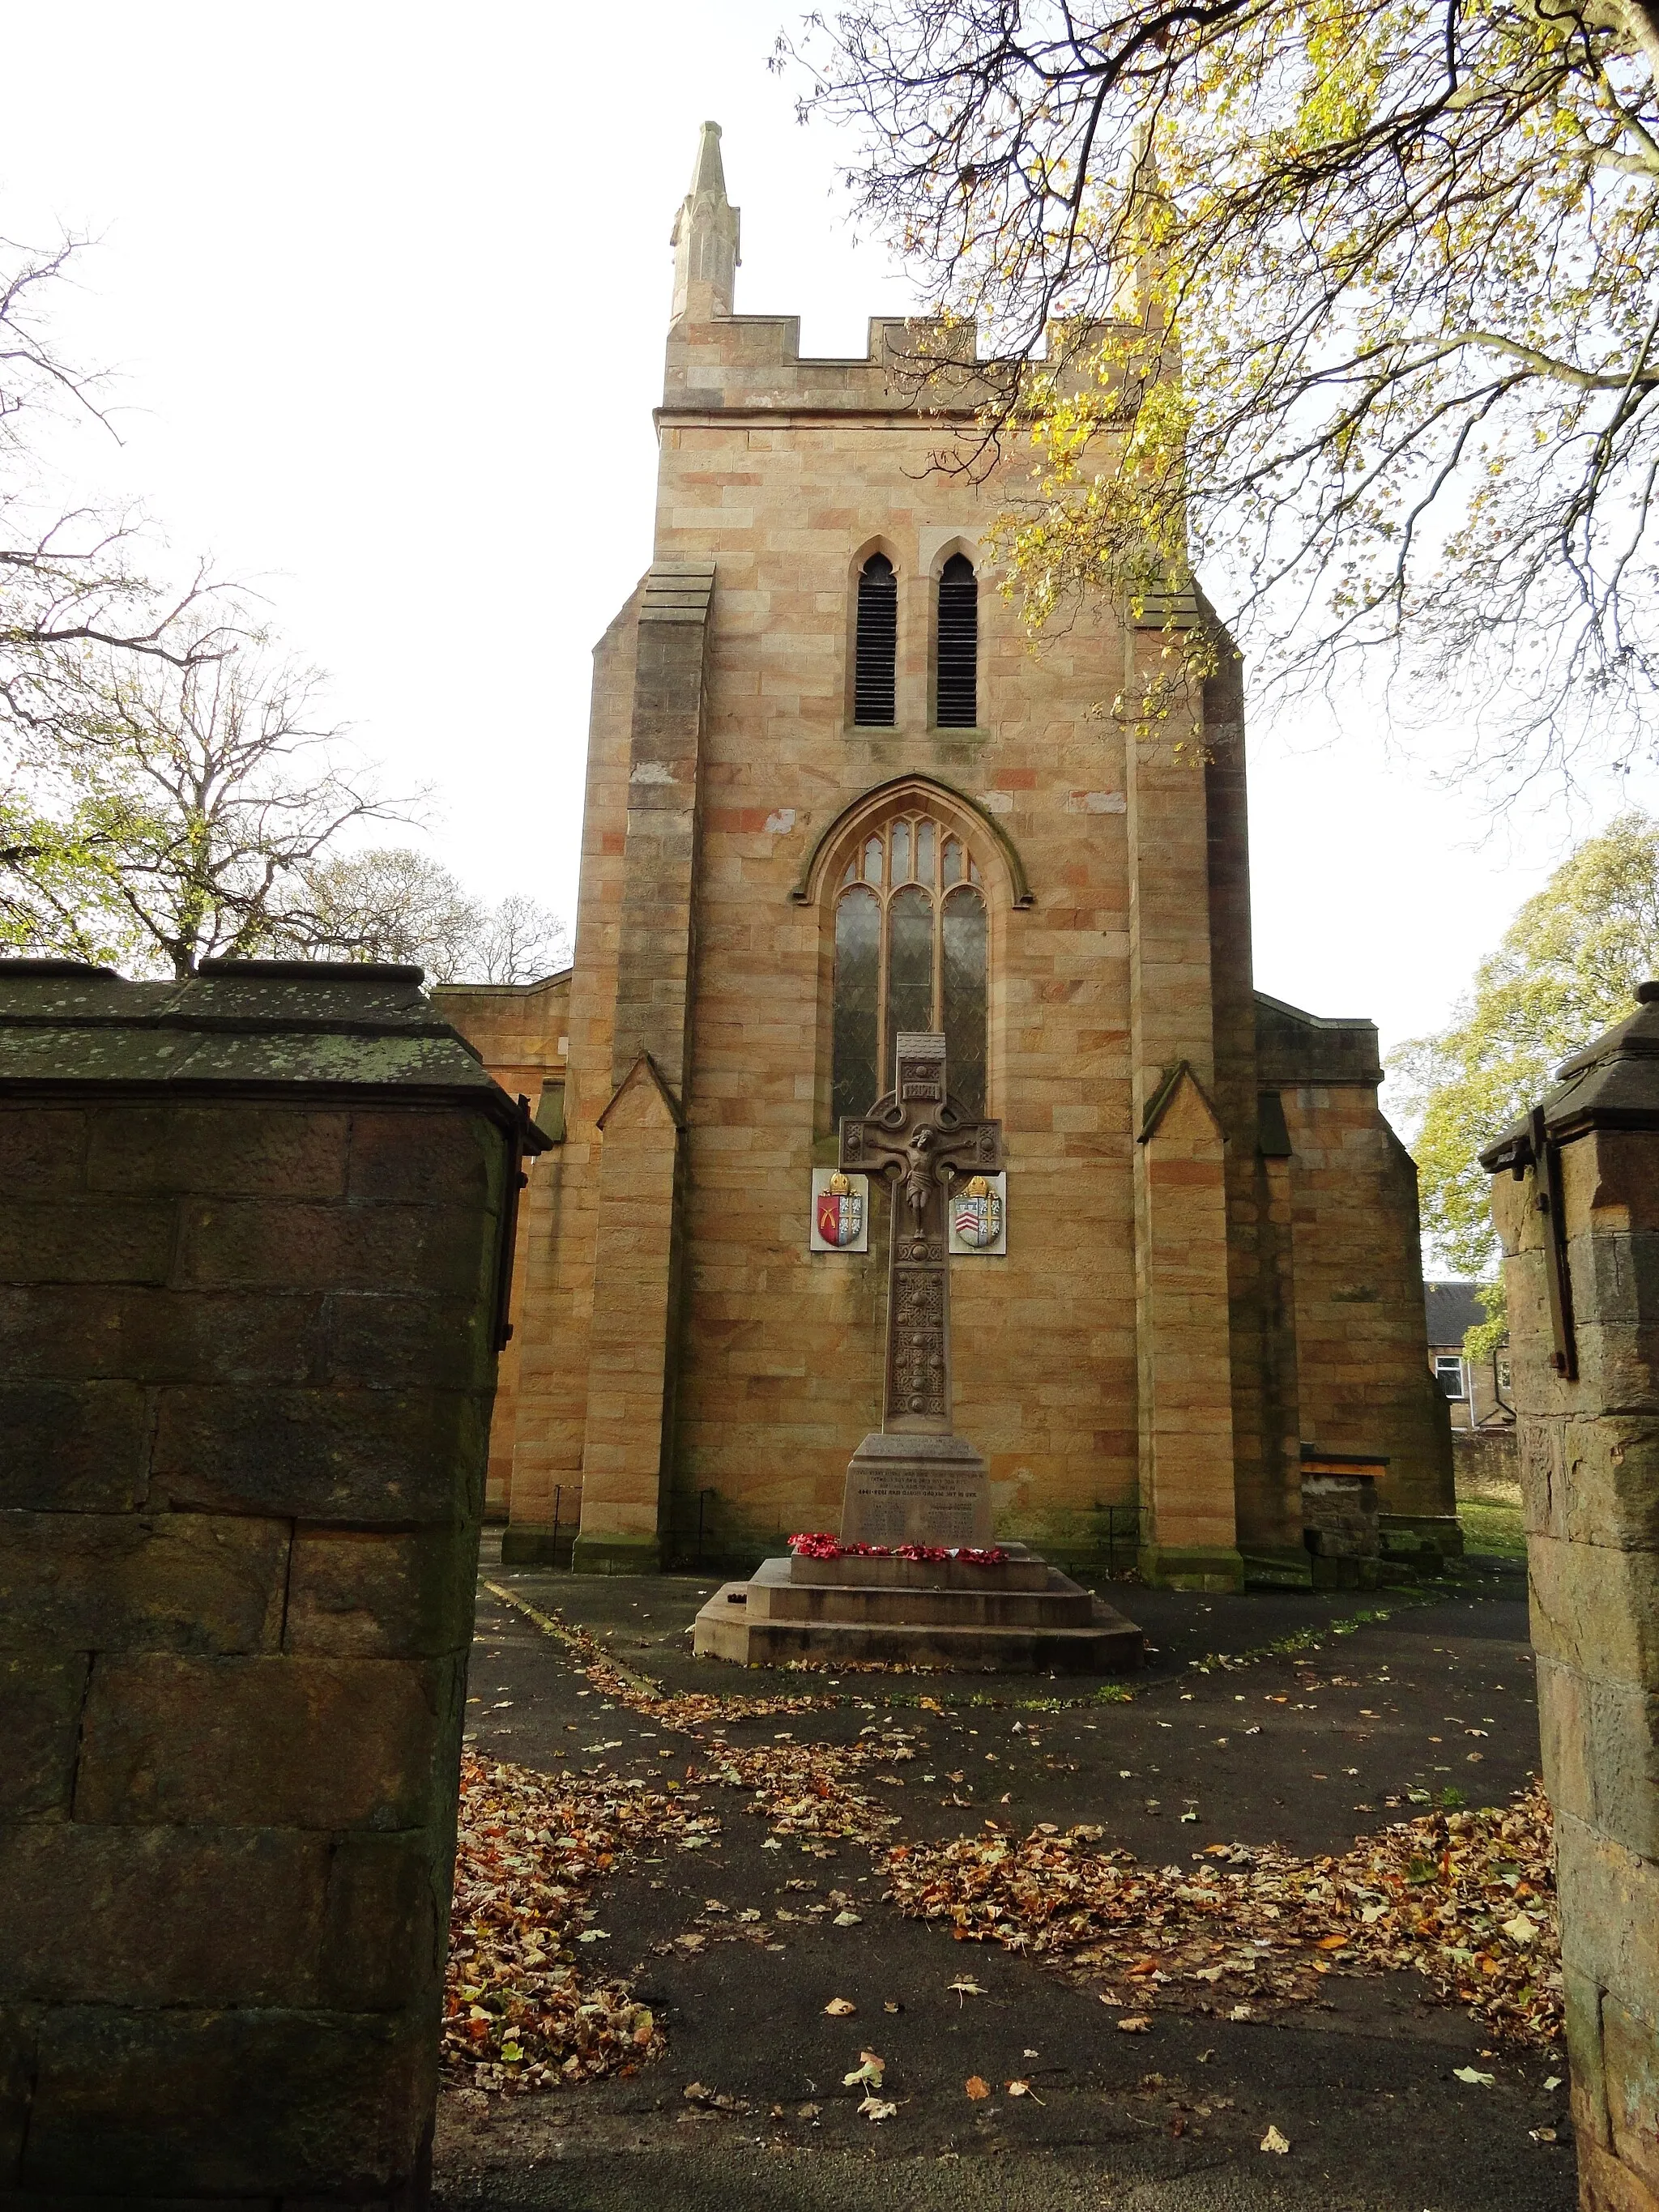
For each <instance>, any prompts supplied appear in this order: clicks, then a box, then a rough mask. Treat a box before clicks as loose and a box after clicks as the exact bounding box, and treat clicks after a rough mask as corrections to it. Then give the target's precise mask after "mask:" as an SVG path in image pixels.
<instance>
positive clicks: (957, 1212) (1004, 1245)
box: [949, 1174, 1008, 1259]
mask: <svg viewBox="0 0 1659 2212" xmlns="http://www.w3.org/2000/svg"><path fill="white" fill-rule="evenodd" d="M949 1218H950V1224H951V1251H952V1252H953V1253H973V1254H976V1255H979V1256H980V1257H981V1258H985V1259H1000V1258H1001V1257H1003V1255H1005V1254H1006V1252H1007V1249H1008V1178H1007V1176H1006V1174H1001V1175H976V1176H969V1179H968V1181H967V1182H965V1183H963V1184H961V1185H960V1186H959V1187H958V1188H957V1190H956V1191H955V1192H954V1193H953V1194H952V1195H951V1199H950V1200H949Z"/></svg>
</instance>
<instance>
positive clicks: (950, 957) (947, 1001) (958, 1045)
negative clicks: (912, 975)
mask: <svg viewBox="0 0 1659 2212" xmlns="http://www.w3.org/2000/svg"><path fill="white" fill-rule="evenodd" d="M986 924H987V915H986V912H985V901H984V900H983V899H982V898H981V896H980V895H979V893H978V892H977V891H976V890H970V889H969V886H968V885H967V884H962V885H960V886H959V887H958V888H957V890H953V891H952V892H951V895H950V896H949V897H948V898H947V899H946V900H945V914H944V919H943V921H942V922H941V925H940V928H939V951H940V968H941V971H942V972H941V980H940V985H939V999H940V1001H941V1009H940V1019H939V1026H940V1027H941V1029H943V1030H944V1031H945V1067H946V1069H947V1071H948V1080H949V1082H950V1085H951V1093H952V1095H953V1096H954V1097H957V1098H958V1099H960V1100H961V1102H962V1103H963V1105H964V1106H965V1107H966V1108H967V1109H968V1111H969V1113H970V1114H982V1113H983V1112H984V1111H985V1012H986V1007H985V999H986V985H987V981H988V978H989V965H990V963H989V951H990V945H989V933H988V931H987V927H986Z"/></svg>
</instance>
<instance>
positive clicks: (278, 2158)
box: [0, 961, 540, 2212]
mask: <svg viewBox="0 0 1659 2212" xmlns="http://www.w3.org/2000/svg"><path fill="white" fill-rule="evenodd" d="M419 982H420V971H419V969H409V968H378V969H376V968H368V967H352V968H340V967H327V966H322V965H296V964H289V963H260V962H225V961H222V962H217V963H204V972H203V974H202V975H200V976H199V977H197V978H193V979H191V981H188V982H185V983H183V984H174V983H132V982H126V981H123V980H122V979H121V978H119V977H118V976H116V975H111V974H109V973H107V972H106V971H103V970H100V969H91V968H82V967H77V966H74V965H70V964H65V963H42V962H23V961H10V962H0V2203H6V2202H9V2201H12V2200H13V2198H14V2197H15V2200H16V2201H18V2202H19V2203H27V2205H28V2206H30V2207H35V2206H40V2207H43V2208H44V2207H48V2206H52V2205H56V2204H64V2205H67V2204H68V2203H74V2204H75V2205H76V2206H78V2207H86V2206H88V2205H90V2204H92V2203H95V2202H103V2201H108V2202H110V2203H120V2204H122V2205H143V2204H145V2203H152V2204H154V2205H155V2206H156V2207H157V2208H158V2212H159V2207H160V2205H161V2203H167V2204H169V2205H173V2204H177V2203H179V2202H180V2201H182V2200H190V2201H191V2202H193V2203H197V2204H209V2205H211V2206H213V2207H216V2208H219V2209H220V2212H228V2208H229V2207H232V2206H234V2205H240V2204H244V2203H246V2204H253V2203H257V2204H258V2205H259V2206H260V2207H261V2208H263V2212H277V2208H283V2212H297V2208H298V2207H299V2206H301V2205H302V2204H303V2205H306V2206H310V2207H321V2206H324V2205H331V2204H343V2203H351V2204H352V2205H354V2206H357V2207H376V2206H378V2207H380V2208H384V2209H385V2212H391V2208H393V2207H397V2208H408V2207H413V2206H416V2205H417V2204H418V2203H420V2201H421V2199H422V2196H423V2194H424V2190H425V2170H426V2166H427V2162H428V2156H429V2143H430V2134H431V2126H432V2115H433V2108H434V2100H435V2069H436V2056H437V2020H438V2008H439V2004H440V2000H441V1980H442V1969H443V1959H444V1948H445V1941H446V1934H447V1905H448V1894H449V1885H450V1879H451V1873H452V1866H453V1850H454V1819H455V1802H456V1777H457V1767H458V1760H459V1737H460V1729H461V1718H462V1707H463V1703H464V1699H465V1668H466V1654H467V1648H468V1644H469V1640H470V1637H471V1625H472V1593H473V1577H474V1567H475V1559H476V1553H477V1530H478V1522H479V1515H480V1510H481V1505H482V1496H483V1476H484V1462H485V1446H486V1437H487V1431H488V1426H489V1411H490V1402H491V1397H492V1394H493V1390H494V1386H495V1357H496V1351H497V1347H498V1343H499V1340H500V1334H501V1316H502V1315H503V1313H504V1310H505V1304H504V1288H505V1285H504V1279H503V1271H504V1255H505V1254H506V1253H507V1252H510V1250H511V1239H512V1225H513V1222H512V1217H513V1206H514V1203H515V1201H516V1196H517V1188H518V1183H519V1180H520V1156H521V1153H522V1152H524V1151H526V1150H529V1149H539V1148H540V1140H539V1139H538V1137H537V1135H536V1133H534V1132H533V1130H532V1129H531V1128H530V1127H528V1126H527V1124H526V1120H525V1117H524V1115H523V1113H522V1111H521V1109H520V1106H518V1105H516V1104H515V1103H513V1101H512V1100H511V1099H509V1098H508V1097H507V1095H506V1093H505V1092H503V1091H501V1089H500V1088H499V1087H498V1086H497V1085H495V1083H493V1082H492V1081H491V1080H490V1079H489V1078H488V1077H487V1076H486V1075H485V1074H484V1073H483V1069H482V1067H481V1066H479V1065H478V1064H477V1060H476V1059H475V1058H473V1057H472V1056H471V1054H470V1053H469V1051H468V1050H467V1048H465V1046H464V1045H463V1044H462V1043H461V1042H460V1040H459V1038H458V1037H457V1036H456V1035H455V1033H454V1032H453V1030H451V1029H449V1028H448V1026H447V1024H444V1023H442V1022H441V1021H439V1020H437V1019H436V1018H435V1016H434V1014H433V1012H432V1010H431V1008H430V1006H428V1003H427V1002H426V1000H424V999H423V997H422V994H421V992H420V990H419V987H418V986H419Z"/></svg>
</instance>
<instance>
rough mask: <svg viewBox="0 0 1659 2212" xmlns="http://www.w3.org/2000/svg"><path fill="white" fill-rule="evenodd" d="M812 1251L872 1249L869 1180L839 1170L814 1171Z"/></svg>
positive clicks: (864, 1250) (860, 1250)
mask: <svg viewBox="0 0 1659 2212" xmlns="http://www.w3.org/2000/svg"><path fill="white" fill-rule="evenodd" d="M811 1249H812V1250H813V1251H814V1252H867V1251H868V1250H869V1249H870V1178H869V1176H861V1175H845V1174H843V1173H842V1170H840V1169H839V1168H814V1169H813V1170H812V1220H811Z"/></svg>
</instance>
